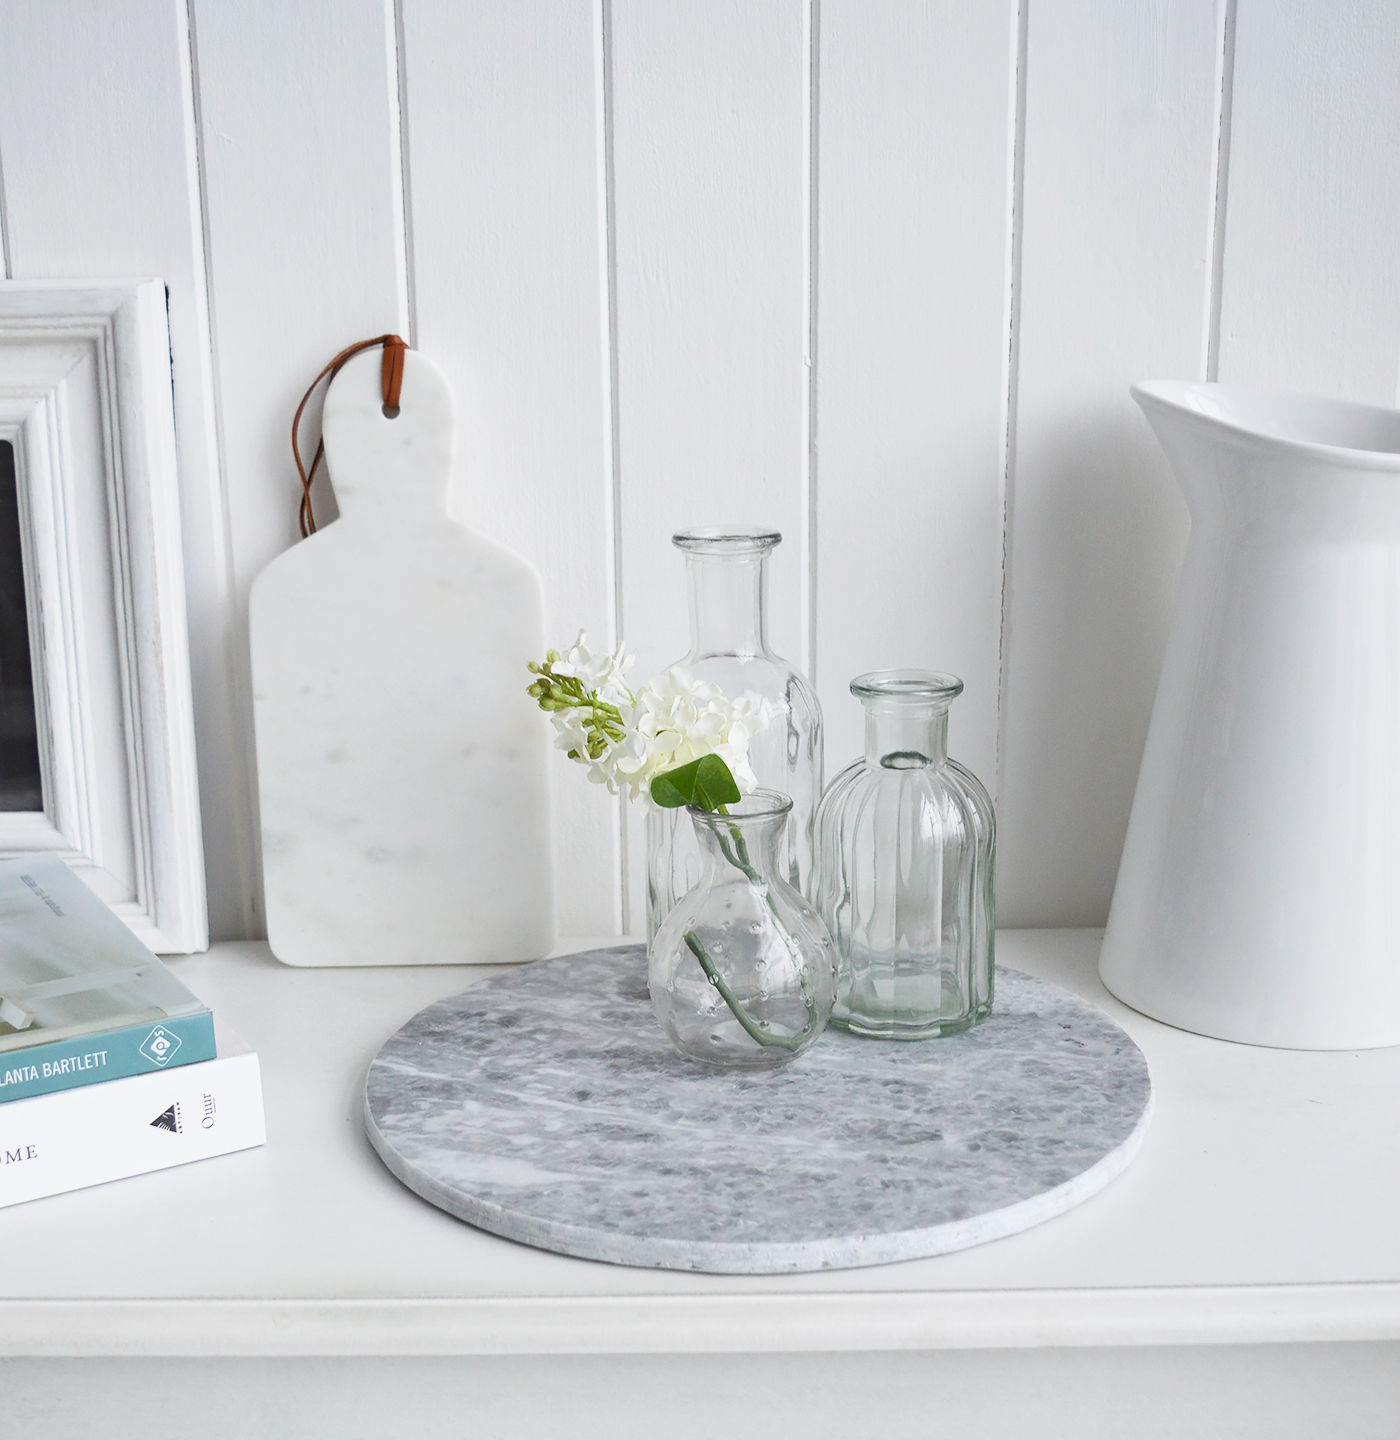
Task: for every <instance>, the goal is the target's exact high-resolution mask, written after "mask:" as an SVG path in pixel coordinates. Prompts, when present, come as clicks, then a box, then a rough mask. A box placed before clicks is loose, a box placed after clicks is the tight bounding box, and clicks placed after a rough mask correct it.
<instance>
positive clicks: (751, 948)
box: [647, 790, 836, 1070]
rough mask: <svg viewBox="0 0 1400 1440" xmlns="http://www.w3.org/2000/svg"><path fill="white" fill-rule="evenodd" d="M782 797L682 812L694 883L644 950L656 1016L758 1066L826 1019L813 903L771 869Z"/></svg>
mask: <svg viewBox="0 0 1400 1440" xmlns="http://www.w3.org/2000/svg"><path fill="white" fill-rule="evenodd" d="M791 809H792V802H791V801H790V800H789V799H788V798H787V796H786V795H779V794H777V792H776V791H772V790H755V791H754V792H753V793H752V794H751V795H746V796H744V798H743V799H742V800H741V801H739V802H738V803H737V804H735V805H731V806H730V807H729V809H728V812H727V813H725V814H716V813H711V812H708V811H704V810H695V809H690V810H687V811H686V812H685V818H686V821H687V823H688V824H690V825H691V826H692V828H693V831H694V834H695V837H696V840H697V842H698V845H699V849H700V854H701V857H702V861H701V871H700V878H699V881H698V883H697V884H696V885H695V887H694V889H692V890H690V891H689V892H688V893H687V894H685V895H683V896H682V897H681V899H680V901H679V902H678V903H677V905H676V906H675V907H674V908H673V909H672V910H671V912H670V914H669V915H667V916H666V917H665V918H664V920H663V921H662V923H661V925H660V927H659V928H658V930H657V933H656V936H655V938H654V939H653V940H652V942H651V945H650V946H649V948H648V951H647V981H648V984H649V986H650V989H651V1003H652V1008H653V1009H654V1010H655V1011H656V1018H657V1019H658V1020H659V1021H660V1022H661V1027H662V1029H664V1030H665V1031H666V1033H667V1035H669V1036H670V1037H671V1039H672V1041H673V1042H674V1043H675V1044H676V1046H677V1047H678V1048H679V1049H680V1050H681V1051H682V1053H683V1054H686V1055H689V1056H690V1057H691V1058H692V1059H694V1060H700V1061H702V1062H704V1063H705V1064H708V1065H717V1066H723V1067H726V1068H730V1069H741V1070H767V1069H772V1068H774V1067H776V1066H778V1065H785V1064H787V1062H788V1061H790V1060H793V1059H795V1058H796V1057H797V1056H798V1055H799V1054H800V1053H801V1052H802V1051H803V1050H805V1049H806V1048H807V1046H809V1045H810V1044H811V1043H812V1042H813V1041H814V1040H816V1038H817V1037H818V1036H819V1035H820V1034H821V1033H822V1031H823V1030H824V1029H825V1028H826V1023H827V1019H828V1017H829V1016H830V1014H831V1006H832V1003H833V1002H834V1001H835V999H836V949H835V947H834V946H833V945H832V943H831V937H830V936H829V935H828V934H827V930H826V926H825V925H823V924H822V922H821V919H820V918H819V917H818V915H817V912H816V911H815V910H814V909H813V908H812V906H811V905H809V904H808V903H807V901H806V900H804V899H803V898H802V896H801V895H799V894H798V893H797V891H796V890H794V889H793V888H792V886H790V885H789V884H788V883H787V882H786V880H785V879H784V878H783V875H782V866H783V863H784V861H785V858H786V855H787V846H786V843H785V833H784V832H785V830H786V828H787V824H788V816H789V813H790V811H791Z"/></svg>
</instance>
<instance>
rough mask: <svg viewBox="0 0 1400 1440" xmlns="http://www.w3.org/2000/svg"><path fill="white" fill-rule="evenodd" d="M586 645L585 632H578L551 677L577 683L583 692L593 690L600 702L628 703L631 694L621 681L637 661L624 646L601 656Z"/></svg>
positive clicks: (586, 635)
mask: <svg viewBox="0 0 1400 1440" xmlns="http://www.w3.org/2000/svg"><path fill="white" fill-rule="evenodd" d="M587 642H588V632H587V631H586V630H580V631H579V632H578V639H577V640H575V641H574V643H573V645H572V647H571V648H570V650H569V653H568V654H567V655H565V656H564V658H563V659H562V660H556V661H555V662H554V673H555V674H556V675H564V676H567V677H571V678H573V679H576V680H578V681H579V682H580V683H581V684H582V685H583V688H584V689H585V690H592V691H593V692H594V693H596V694H597V696H598V698H599V699H601V700H607V701H609V702H610V703H612V704H616V703H617V702H618V700H630V699H631V692H630V691H629V690H628V689H627V684H626V682H625V681H624V680H623V678H622V677H623V676H624V675H625V674H626V673H627V671H628V670H630V669H631V668H632V665H633V663H634V662H635V660H636V658H637V657H636V656H635V655H629V654H628V653H627V646H626V645H625V644H619V645H618V647H617V649H616V650H615V651H614V652H613V653H612V654H608V652H607V651H606V650H605V651H604V652H603V653H602V654H601V655H595V654H594V653H593V652H592V651H591V650H590V649H589V648H588V643H587Z"/></svg>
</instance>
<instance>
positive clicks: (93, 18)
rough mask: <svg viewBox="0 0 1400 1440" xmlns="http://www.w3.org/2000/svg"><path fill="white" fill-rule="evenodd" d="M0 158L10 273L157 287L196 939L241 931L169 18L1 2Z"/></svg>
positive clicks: (217, 504) (199, 327)
mask: <svg viewBox="0 0 1400 1440" xmlns="http://www.w3.org/2000/svg"><path fill="white" fill-rule="evenodd" d="M0 150H2V151H3V157H4V185H5V206H4V208H5V222H6V232H7V239H8V244H9V252H10V257H9V258H10V268H11V274H12V277H13V278H15V279H21V280H24V279H63V278H69V279H100V278H115V277H142V276H160V277H162V278H163V279H164V281H165V283H166V285H167V287H168V289H169V296H170V340H171V353H172V359H173V363H174V380H175V421H176V440H177V445H178V451H177V456H178V463H179V472H180V500H181V524H182V528H183V533H184V546H185V587H186V602H187V606H188V612H189V634H190V663H191V671H192V674H193V679H194V705H195V720H196V725H197V729H198V743H199V774H200V801H201V808H202V812H203V831H204V851H205V863H206V868H207V873H208V880H209V926H210V932H211V934H212V935H213V936H214V937H215V938H224V937H236V936H239V935H245V934H249V933H253V926H254V925H255V923H256V922H255V920H254V918H253V916H252V913H251V905H250V900H251V887H252V856H251V852H250V850H249V849H248V837H249V835H250V831H251V824H250V814H249V807H248V798H249V794H250V788H249V787H250V777H249V775H248V773H247V768H246V745H245V742H244V740H243V739H242V738H241V737H240V735H239V731H238V724H237V720H238V717H237V709H236V706H235V704H234V703H233V698H232V693H233V692H232V687H231V682H230V659H231V639H232V634H233V617H234V606H233V604H232V598H231V590H230V574H229V562H228V541H227V532H226V516H225V509H224V496H223V492H222V486H221V480H220V474H219V462H218V453H217V445H216V433H215V432H216V426H215V412H214V396H213V379H212V370H211V359H210V336H209V322H208V297H207V294H206V283H205V265H204V253H203V243H202V225H201V217H200V195H199V180H198V156H197V153H196V136H195V126H194V97H193V93H192V86H191V76H190V53H189V36H188V31H187V28H186V15H185V9H184V5H183V4H182V3H179V0H128V3H123V4H121V5H87V6H83V7H81V8H80V9H75V7H72V6H66V5H58V4H54V5H48V4H30V5H14V6H8V7H7V8H6V10H5V15H4V44H3V46H0Z"/></svg>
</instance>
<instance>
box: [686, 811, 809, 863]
mask: <svg viewBox="0 0 1400 1440" xmlns="http://www.w3.org/2000/svg"><path fill="white" fill-rule="evenodd" d="M691 819H692V820H693V821H694V824H695V833H696V836H697V837H698V838H699V841H700V846H701V849H702V851H703V852H704V855H705V859H706V862H707V863H708V864H709V865H710V867H711V875H712V876H713V877H718V878H720V879H725V880H732V879H734V876H735V873H736V871H738V872H740V873H742V872H744V871H746V870H750V869H752V870H754V871H757V873H758V874H760V875H761V876H763V878H764V879H765V880H766V879H771V878H772V877H773V876H775V875H778V874H781V866H780V861H779V847H780V844H781V842H782V839H783V834H784V832H785V831H786V829H787V811H786V810H784V811H783V812H782V813H781V814H778V815H764V816H745V815H730V816H725V815H710V814H697V813H696V812H695V811H692V812H691Z"/></svg>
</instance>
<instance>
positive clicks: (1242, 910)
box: [1100, 382, 1400, 1049]
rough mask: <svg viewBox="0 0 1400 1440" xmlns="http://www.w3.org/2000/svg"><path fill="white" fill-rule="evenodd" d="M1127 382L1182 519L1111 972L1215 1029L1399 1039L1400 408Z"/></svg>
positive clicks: (1313, 1041) (1331, 1042)
mask: <svg viewBox="0 0 1400 1440" xmlns="http://www.w3.org/2000/svg"><path fill="white" fill-rule="evenodd" d="M1133 396H1134V398H1135V399H1136V400H1137V402H1138V404H1139V405H1140V406H1141V407H1142V409H1143V411H1144V413H1145V415H1146V416H1147V418H1148V420H1149V422H1150V423H1151V424H1152V427H1153V429H1154V431H1155V432H1156V434H1157V436H1158V439H1159V441H1160V442H1161V445H1162V448H1163V450H1164V451H1165V453H1166V455H1167V458H1168V460H1169V462H1170V463H1171V466H1172V469H1173V471H1174V472H1175V474H1176V476H1177V479H1178V481H1179V483H1180V485H1181V487H1182V491H1183V493H1184V494H1185V496H1186V500H1187V504H1188V506H1189V508H1190V511H1191V536H1190V540H1189V542H1188V545H1187V553H1186V558H1185V560H1184V563H1183V567H1182V575H1181V580H1180V584H1179V588H1178V593H1177V603H1176V609H1175V612H1174V615H1173V620H1172V628H1171V632H1170V636H1169V639H1168V643H1167V650H1166V655H1165V658H1164V661H1163V668H1162V676H1161V680H1160V683H1159V686H1158V691H1157V698H1156V703H1155V705H1154V708H1153V713H1152V722H1151V725H1150V727H1149V731H1148V738H1147V745H1146V748H1145V750H1144V754H1143V762H1142V769H1141V772H1140V774H1139V778H1138V788H1137V793H1136V796H1135V798H1134V802H1133V809H1132V815H1131V819H1130V821H1129V826H1128V834H1127V839H1126V842H1125V845H1124V850H1123V857H1122V861H1121V863H1120V867H1119V874H1118V882H1117V886H1116V888H1115V891H1114V897H1113V906H1112V909H1111V911H1110V915H1109V923H1108V930H1107V932H1106V934H1105V938H1104V948H1103V952H1102V956H1101V959H1100V972H1101V974H1102V976H1103V979H1104V983H1105V984H1106V985H1107V986H1108V988H1109V989H1110V990H1111V991H1113V993H1114V994H1115V995H1117V996H1118V997H1119V998H1120V999H1122V1000H1124V1001H1125V1002H1126V1003H1127V1004H1129V1005H1132V1006H1133V1007H1134V1008H1136V1009H1138V1010H1141V1011H1143V1012H1144V1013H1146V1014H1148V1015H1152V1016H1154V1017H1156V1018H1157V1019H1160V1020H1164V1021H1166V1022H1168V1023H1169V1024H1173V1025H1178V1026H1181V1027H1182V1028H1184V1029H1188V1030H1194V1031H1198V1032H1199V1033H1202V1034H1207V1035H1215V1036H1219V1037H1221V1038H1224V1039H1230V1040H1242V1041H1248V1042H1251V1043H1255V1044H1262V1045H1279V1046H1287V1047H1296V1048H1304V1049H1353V1048H1359V1047H1364V1046H1372V1045H1393V1044H1400V413H1397V412H1395V411H1392V410H1385V409H1381V408H1379V407H1376V406H1366V405H1353V404H1348V403H1345V402H1341V401H1329V400H1313V399H1306V398H1297V397H1290V396H1286V395H1278V394H1272V393H1267V392H1262V391H1247V390H1237V389H1235V388H1233V387H1229V386H1221V385H1207V384H1185V383H1177V382H1153V383H1150V384H1144V385H1139V386H1135V387H1134V389H1133Z"/></svg>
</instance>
